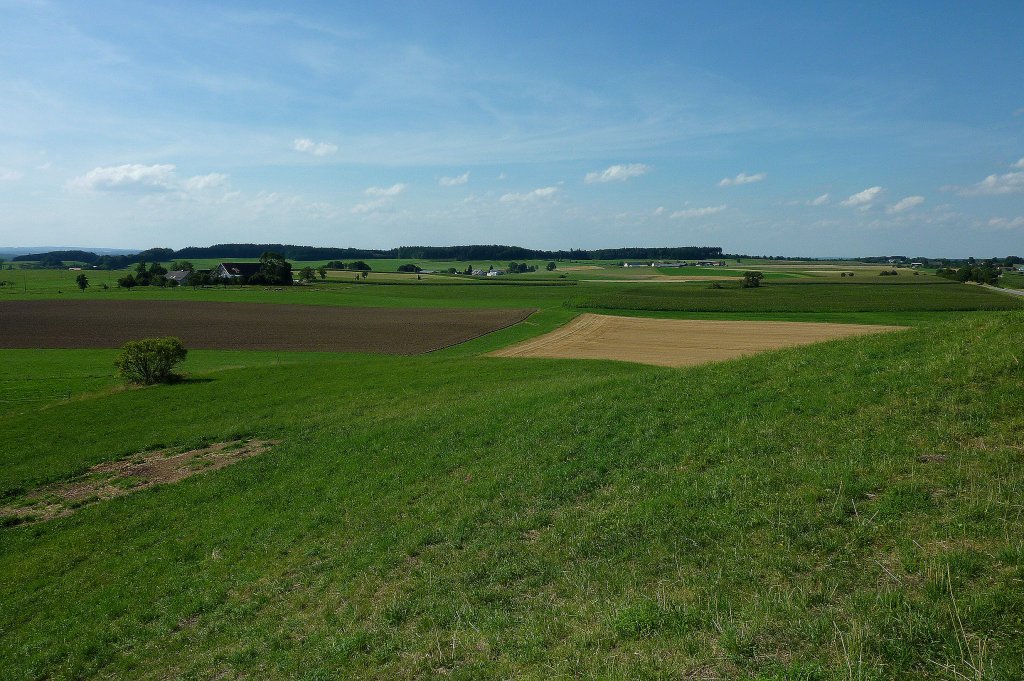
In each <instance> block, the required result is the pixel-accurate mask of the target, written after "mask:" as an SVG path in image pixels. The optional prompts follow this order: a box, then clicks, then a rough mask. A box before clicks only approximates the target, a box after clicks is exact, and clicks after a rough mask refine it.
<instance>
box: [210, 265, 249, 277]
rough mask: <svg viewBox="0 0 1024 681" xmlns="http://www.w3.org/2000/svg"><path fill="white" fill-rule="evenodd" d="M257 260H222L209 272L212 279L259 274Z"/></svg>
mask: <svg viewBox="0 0 1024 681" xmlns="http://www.w3.org/2000/svg"><path fill="white" fill-rule="evenodd" d="M259 271H260V263H258V262H222V263H221V264H219V265H217V267H216V268H215V269H214V270H213V272H212V273H211V276H212V277H213V278H214V279H239V278H241V277H245V278H246V279H248V278H249V277H251V276H253V275H256V274H259Z"/></svg>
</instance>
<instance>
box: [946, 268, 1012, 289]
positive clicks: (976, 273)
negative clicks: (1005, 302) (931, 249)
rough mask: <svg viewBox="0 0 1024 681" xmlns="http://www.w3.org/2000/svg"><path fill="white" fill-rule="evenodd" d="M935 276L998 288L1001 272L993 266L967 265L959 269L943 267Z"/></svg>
mask: <svg viewBox="0 0 1024 681" xmlns="http://www.w3.org/2000/svg"><path fill="white" fill-rule="evenodd" d="M935 274H937V275H939V276H940V277H943V278H945V279H952V280H954V281H963V282H967V281H975V282H977V283H979V284H988V285H989V286H997V285H998V283H999V275H1000V274H1001V272H1000V270H998V269H997V268H995V267H993V266H991V265H982V266H972V265H965V266H964V267H960V268H958V269H953V268H951V267H943V268H941V269H939V270H938V271H936V272H935Z"/></svg>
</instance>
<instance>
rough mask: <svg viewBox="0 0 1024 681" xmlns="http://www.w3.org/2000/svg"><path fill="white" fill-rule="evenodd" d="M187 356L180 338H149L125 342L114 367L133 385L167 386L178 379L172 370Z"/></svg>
mask: <svg viewBox="0 0 1024 681" xmlns="http://www.w3.org/2000/svg"><path fill="white" fill-rule="evenodd" d="M187 354H188V350H186V349H185V346H184V345H182V343H181V339H179V338H174V337H167V338H145V339H143V340H137V341H129V342H127V343H125V344H124V347H123V348H121V354H120V355H118V356H117V359H115V360H114V366H116V367H117V370H118V372H119V373H120V374H121V376H123V377H124V378H125V379H126V380H127V381H129V382H131V383H140V384H142V385H150V384H153V383H167V382H169V381H172V380H174V379H175V378H177V376H175V374H174V373H173V371H172V370H173V369H174V366H175V365H176V364H178V363H179V362H181V361H182V360H184V359H185V356H186V355H187Z"/></svg>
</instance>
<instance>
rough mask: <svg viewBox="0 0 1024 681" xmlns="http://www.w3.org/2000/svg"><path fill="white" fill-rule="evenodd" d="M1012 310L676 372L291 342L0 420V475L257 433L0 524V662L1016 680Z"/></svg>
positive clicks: (45, 369) (43, 472)
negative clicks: (188, 376)
mask: <svg viewBox="0 0 1024 681" xmlns="http://www.w3.org/2000/svg"><path fill="white" fill-rule="evenodd" d="M528 323H529V322H528ZM520 326H521V325H520ZM517 328H519V327H517ZM1022 329H1024V316H1022V315H1021V314H1020V313H1019V312H1018V313H980V314H975V315H972V316H969V317H962V318H959V319H953V320H950V321H937V322H925V323H923V324H922V325H921V326H920V327H919V328H915V329H910V330H907V331H905V332H899V333H880V334H874V335H869V336H864V337H858V338H851V339H845V340H839V341H836V342H832V343H820V344H813V345H808V346H803V347H797V348H789V349H785V350H781V351H778V352H772V353H766V354H760V355H756V356H752V357H747V358H742V359H739V360H736V361H734V362H730V363H729V364H728V365H704V366H696V367H688V368H683V369H671V368H665V367H658V366H645V365H640V364H627V363H623V362H603V363H600V364H595V365H594V366H593V367H592V370H587V371H581V370H580V365H579V363H578V362H570V361H565V360H546V359H537V360H533V361H530V362H523V361H518V360H515V359H498V358H477V357H464V356H458V357H454V356H452V355H451V354H450V353H451V351H445V352H444V353H438V354H428V355H421V356H413V357H402V356H369V355H356V354H334V355H331V354H329V353H310V357H309V359H308V361H297V362H294V363H287V364H274V363H272V362H271V361H269V358H267V360H268V361H266V362H265V363H263V364H262V365H260V364H251V363H248V364H245V366H240V367H238V368H235V369H231V368H222V369H221V370H219V371H216V372H214V373H210V374H207V375H205V376H204V379H203V380H196V381H185V382H181V383H177V384H173V385H165V386H153V387H149V388H143V389H121V390H113V391H108V392H100V393H94V394H89V395H83V396H82V397H81V398H80V399H74V400H69V401H62V402H59V403H55V404H48V405H43V406H41V407H39V408H25V409H22V410H21V411H19V412H18V413H11V414H7V415H0V432H2V434H3V439H2V442H3V443H4V445H5V446H3V447H0V501H2V502H3V503H4V504H11V503H15V500H18V499H25V500H27V499H26V497H29V496H30V495H31V494H33V490H38V489H40V488H42V487H46V488H47V489H56V488H57V487H50V486H59V485H66V484H69V483H71V482H72V481H74V480H76V479H79V478H80V476H83V475H88V474H89V472H90V470H92V471H100V470H106V469H107V468H112V467H114V464H115V463H116V462H123V461H129V462H130V461H132V460H133V458H134V457H136V456H138V455H139V452H162V451H167V452H180V451H192V450H201V449H203V448H204V447H209V446H210V445H211V444H215V443H223V442H234V441H240V440H256V441H275V442H279V444H277V445H276V446H274V447H273V448H272V449H270V450H268V451H266V452H265V453H263V454H260V455H258V456H251V457H247V458H244V459H242V460H240V461H238V462H237V463H234V464H233V465H230V466H225V467H223V468H221V469H219V470H209V471H208V472H205V473H203V474H200V475H194V476H192V477H189V478H187V479H182V480H180V481H178V482H175V483H174V484H164V485H154V486H151V487H145V488H143V489H140V490H139V491H137V492H136V493H132V494H127V495H123V496H119V497H117V498H112V499H110V500H108V501H104V502H102V503H92V504H86V505H85V506H84V507H82V508H80V509H78V510H77V511H76V512H74V513H73V514H70V515H67V516H65V517H56V518H54V519H52V520H49V521H46V522H36V523H29V522H18V523H17V524H13V525H11V526H8V527H0V574H3V575H4V579H3V580H0V624H2V626H0V669H3V670H4V671H5V675H6V676H7V677H10V678H12V679H34V678H82V677H108V678H158V677H160V678H165V677H180V678H209V677H215V676H224V677H226V678H232V677H249V678H281V677H303V676H304V677H307V678H315V677H321V678H339V677H341V678H382V679H384V678H387V679H404V678H408V679H413V678H425V677H432V676H440V675H450V676H453V677H455V678H459V677H463V678H466V677H502V678H511V677H527V678H540V677H543V678H549V677H553V676H561V677H579V678H593V677H615V678H651V677H654V678H658V677H675V678H678V677H681V678H686V677H687V676H691V677H693V676H696V677H697V678H700V677H701V676H704V677H712V678H713V677H717V678H779V679H783V678H799V679H849V678H850V677H851V676H852V677H853V678H860V679H871V680H875V679H877V680H879V681H881V680H882V679H891V678H900V679H918V680H920V681H924V680H926V679H932V678H961V676H968V675H970V674H972V671H971V670H972V667H971V665H975V666H984V668H985V670H986V677H985V678H991V679H995V680H1000V681H1001V680H1005V681H1010V680H1015V679H1019V678H1021V675H1022V674H1024V637H1022V636H1021V633H1022V632H1024V618H1022V614H1021V613H1024V593H1022V591H1021V589H1020V580H1021V579H1022V578H1024V553H1022V551H1021V545H1020V540H1019V537H1020V536H1021V533H1022V532H1024V526H1022V521H1021V517H1020V513H1019V504H1020V498H1021V494H1022V493H1024V472H1022V468H1021V466H1020V460H1021V450H1020V441H1019V433H1020V429H1021V426H1022V422H1021V413H1022V411H1021V409H1022V406H1024V405H1022V400H1024V396H1022V394H1021V393H1020V391H1019V386H1020V382H1021V363H1020V357H1019V354H1020V353H1019V352H1018V350H1017V349H1018V348H1019V347H1021V343H1022V342H1024V339H1022V335H1021V334H1022V331H1021V330H1022ZM509 331H511V330H509ZM509 331H505V332H501V333H502V334H508V333H509ZM482 340H483V339H482ZM461 347H462V346H460V348H461ZM104 353H106V355H107V356H109V351H89V350H80V351H21V350H2V351H0V358H4V357H7V356H10V357H25V356H26V354H28V355H30V356H32V357H34V360H33V367H34V369H33V370H34V371H36V372H38V373H39V374H41V375H56V374H55V372H56V371H58V370H59V369H60V367H61V366H66V365H69V364H76V363H79V360H81V362H82V363H84V362H86V361H88V362H90V363H91V362H95V366H96V367H99V366H100V364H102V363H103V362H104V361H105V360H104V357H102V356H101V355H103V354H104ZM208 354H209V355H216V357H217V358H219V359H216V362H215V361H214V358H213V357H211V358H210V359H208V360H207V359H203V358H204V356H205V355H208ZM228 354H229V353H228V352H227V351H206V350H197V351H195V353H194V355H195V357H194V358H193V357H191V356H190V358H189V361H192V360H193V359H195V360H197V361H199V362H200V365H207V366H212V365H214V364H216V363H219V362H222V361H224V359H223V358H225V357H227V355H228ZM238 354H239V355H240V356H244V357H250V358H251V359H252V360H255V359H257V353H252V354H248V353H238ZM5 366H9V367H16V366H17V365H16V363H15V362H11V363H9V364H7V365H5ZM84 368H86V367H85V366H84V365H83V369H84ZM992 396H999V399H992ZM709 566H712V567H711V568H710V569H709ZM851 670H852V673H851ZM969 678H976V675H974V676H969Z"/></svg>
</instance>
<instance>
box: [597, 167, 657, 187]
mask: <svg viewBox="0 0 1024 681" xmlns="http://www.w3.org/2000/svg"><path fill="white" fill-rule="evenodd" d="M649 172H651V167H650V166H648V165H644V164H643V163H626V164H624V165H614V166H608V167H607V168H605V169H604V170H601V171H596V170H595V171H594V172H592V173H587V174H586V176H584V178H583V181H584V182H585V183H587V184H594V183H595V182H625V181H626V180H628V179H629V178H631V177H640V176H641V175H646V174H647V173H649Z"/></svg>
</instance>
